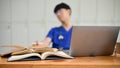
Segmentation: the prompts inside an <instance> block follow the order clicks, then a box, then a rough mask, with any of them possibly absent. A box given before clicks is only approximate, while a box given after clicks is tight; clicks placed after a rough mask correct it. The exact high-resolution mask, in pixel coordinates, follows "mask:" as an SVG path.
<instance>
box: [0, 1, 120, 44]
mask: <svg viewBox="0 0 120 68" xmlns="http://www.w3.org/2000/svg"><path fill="white" fill-rule="evenodd" d="M61 2H66V3H67V4H69V5H70V6H71V8H72V16H71V19H72V22H73V25H81V26H82V25H108V26H109V25H112V26H120V0H0V44H19V45H24V46H29V45H31V43H32V42H33V41H35V40H39V41H40V40H42V39H44V37H45V36H46V34H47V32H48V31H49V29H50V28H51V27H54V26H59V25H60V22H59V21H58V20H57V18H56V17H55V15H54V13H53V9H54V7H55V5H56V4H58V3H61ZM119 41H120V38H119V40H118V42H119Z"/></svg>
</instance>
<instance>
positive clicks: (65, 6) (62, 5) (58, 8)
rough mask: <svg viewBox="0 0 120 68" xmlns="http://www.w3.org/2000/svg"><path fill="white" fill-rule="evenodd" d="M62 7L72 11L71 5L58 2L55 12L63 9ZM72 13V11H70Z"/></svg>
mask: <svg viewBox="0 0 120 68" xmlns="http://www.w3.org/2000/svg"><path fill="white" fill-rule="evenodd" d="M62 8H64V9H69V10H70V11H71V8H70V6H69V5H67V4H66V3H63V2H62V3H60V4H58V5H56V7H55V8H54V13H56V12H57V11H58V10H60V9H62ZM70 14H71V13H70Z"/></svg>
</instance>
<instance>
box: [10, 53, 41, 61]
mask: <svg viewBox="0 0 120 68" xmlns="http://www.w3.org/2000/svg"><path fill="white" fill-rule="evenodd" d="M32 56H37V57H39V58H41V55H40V54H38V53H30V54H24V55H14V56H11V57H10V58H8V61H16V60H22V59H24V58H28V57H32Z"/></svg>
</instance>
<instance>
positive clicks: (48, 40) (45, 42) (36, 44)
mask: <svg viewBox="0 0 120 68" xmlns="http://www.w3.org/2000/svg"><path fill="white" fill-rule="evenodd" d="M50 43H51V38H49V37H46V38H45V39H44V40H43V41H41V42H39V41H36V42H34V43H33V45H32V48H42V47H49V44H50Z"/></svg>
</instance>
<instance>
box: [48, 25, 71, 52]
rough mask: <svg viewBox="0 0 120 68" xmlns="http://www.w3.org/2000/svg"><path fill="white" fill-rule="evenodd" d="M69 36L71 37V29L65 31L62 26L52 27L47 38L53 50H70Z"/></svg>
mask: <svg viewBox="0 0 120 68" xmlns="http://www.w3.org/2000/svg"><path fill="white" fill-rule="evenodd" d="M71 35H72V27H71V28H70V29H69V30H68V31H66V30H65V28H64V27H63V26H60V27H54V28H52V29H51V30H50V31H49V32H48V34H47V37H49V38H51V40H52V43H53V46H52V47H53V48H58V49H59V48H63V49H64V50H69V49H70V42H71Z"/></svg>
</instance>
